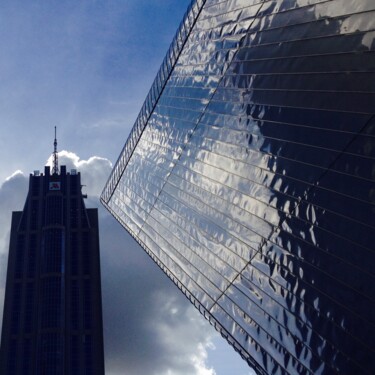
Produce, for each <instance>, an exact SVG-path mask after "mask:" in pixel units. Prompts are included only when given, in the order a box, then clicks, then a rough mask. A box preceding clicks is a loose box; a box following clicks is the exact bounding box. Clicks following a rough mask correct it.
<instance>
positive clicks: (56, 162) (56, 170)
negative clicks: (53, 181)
mask: <svg viewBox="0 0 375 375" xmlns="http://www.w3.org/2000/svg"><path fill="white" fill-rule="evenodd" d="M53 146H54V148H53V168H52V174H58V173H59V159H58V155H57V139H56V126H55V141H54V142H53Z"/></svg>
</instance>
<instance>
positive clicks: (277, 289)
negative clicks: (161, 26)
mask: <svg viewBox="0 0 375 375" xmlns="http://www.w3.org/2000/svg"><path fill="white" fill-rule="evenodd" d="M374 50H375V3H374V2H373V1H372V0H363V1H348V0H330V1H327V0H278V1H276V0H270V1H267V0H266V1H261V0H225V1H219V0H207V1H193V2H192V4H191V6H190V7H189V9H188V11H187V14H186V15H185V18H184V20H183V22H182V24H181V27H180V29H179V31H178V32H177V35H176V37H175V39H174V40H173V42H172V45H171V47H170V49H169V51H168V53H167V56H166V58H165V60H164V62H163V64H162V67H161V68H160V71H159V73H158V75H157V77H156V79H155V82H154V84H153V86H152V88H151V90H150V93H149V95H148V97H147V98H146V101H145V104H144V106H143V107H142V110H141V113H140V115H139V117H138V119H137V122H136V124H135V126H134V129H133V130H132V133H131V134H130V136H129V139H128V141H127V143H126V144H125V147H124V150H123V152H122V154H121V155H120V157H119V160H118V162H117V164H116V166H115V167H114V170H113V173H112V175H111V177H110V179H109V181H108V183H107V185H106V187H105V189H104V191H103V195H102V202H103V204H104V205H105V206H106V207H107V208H108V209H109V210H110V211H111V212H112V214H113V215H114V216H115V217H116V218H117V219H118V220H119V221H120V223H121V224H122V225H123V226H124V227H125V228H126V229H127V230H128V231H129V232H130V233H131V234H132V236H133V237H134V238H135V239H136V240H137V241H138V242H139V243H140V244H141V246H142V247H143V248H144V249H145V250H146V251H147V253H148V254H149V255H150V256H151V257H152V258H153V259H154V260H155V261H156V262H157V263H158V264H159V266H160V267H161V268H162V269H163V271H164V272H166V273H167V274H168V276H169V277H170V278H171V279H172V280H173V281H174V282H175V283H176V285H177V286H178V287H179V288H180V289H181V290H182V291H183V293H185V294H186V295H187V297H188V298H189V299H190V300H191V301H192V303H194V305H195V306H196V307H197V308H198V309H199V310H200V311H201V312H202V314H204V316H205V317H206V318H207V319H209V320H210V322H211V323H212V324H213V325H214V326H215V328H216V329H218V330H219V331H220V332H221V334H222V335H223V336H224V337H225V338H226V339H227V340H228V342H229V343H230V344H231V345H233V346H234V347H235V349H236V350H237V351H239V352H240V354H241V355H242V356H243V357H244V359H246V360H247V361H248V362H249V364H250V365H252V366H253V367H254V368H255V369H256V371H257V372H259V373H261V374H270V373H272V374H286V373H289V374H301V373H303V374H307V373H311V374H331V373H332V374H337V373H343V374H371V373H373V371H374V368H375V351H374V348H375V267H374V264H375V245H374V243H375V241H374V240H375V238H374V237H375V236H374V233H375V231H374V229H375V195H374V192H375V189H374V186H375V184H374V182H375V181H374V180H375V173H374V171H375V109H374V108H375V53H374Z"/></svg>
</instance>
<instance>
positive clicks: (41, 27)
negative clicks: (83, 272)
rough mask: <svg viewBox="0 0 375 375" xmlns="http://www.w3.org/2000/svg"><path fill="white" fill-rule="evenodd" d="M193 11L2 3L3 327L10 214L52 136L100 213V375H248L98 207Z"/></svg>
mask: <svg viewBox="0 0 375 375" xmlns="http://www.w3.org/2000/svg"><path fill="white" fill-rule="evenodd" d="M189 2H190V0H126V1H120V0H106V1H104V0H90V1H89V0H86V1H83V0H82V1H81V0H74V1H69V0H65V1H57V0H50V1H42V0H40V1H37V0H35V1H34V0H32V1H27V2H26V1H6V0H4V1H1V2H0V51H1V55H0V130H1V132H0V319H1V318H2V309H3V298H4V288H5V276H6V264H7V255H8V242H9V229H10V220H11V212H12V211H14V210H22V208H23V205H24V202H25V199H26V194H27V187H28V176H29V174H30V173H32V172H33V171H34V170H43V167H44V165H45V164H47V163H49V162H50V159H49V158H50V155H51V152H52V150H53V137H54V126H57V132H58V149H59V151H60V153H59V162H60V165H67V167H68V170H69V168H77V169H78V170H79V171H80V172H81V173H82V183H83V184H85V185H86V186H85V187H84V193H87V194H88V196H89V198H88V199H87V201H86V205H87V206H88V207H98V209H99V220H100V221H99V225H100V245H101V268H102V292H103V319H104V339H105V342H104V344H105V361H106V374H107V375H142V374H147V375H250V374H253V372H252V370H251V369H250V368H249V367H248V366H247V364H246V363H245V361H243V360H242V359H241V358H240V356H239V355H238V354H237V353H235V352H234V350H233V349H232V348H231V347H230V346H229V345H228V344H227V343H226V342H225V341H224V340H223V339H222V338H221V337H220V336H219V335H218V334H217V333H216V331H215V330H214V329H213V328H212V327H211V326H210V325H209V324H208V322H207V321H206V320H205V319H204V318H203V317H202V316H201V315H200V314H199V313H198V311H197V310H196V309H195V308H194V307H193V306H192V304H191V303H190V302H189V301H188V300H187V299H186V298H185V297H184V296H183V295H182V293H181V292H180V291H179V290H178V289H177V287H175V286H174V284H173V283H172V282H171V281H170V280H169V279H168V278H167V277H166V276H165V275H164V273H163V272H162V271H161V270H160V269H159V268H158V267H157V266H156V265H155V264H154V262H153V261H152V260H151V259H150V258H149V257H148V256H147V254H146V253H145V252H144V251H143V250H142V249H141V248H140V247H139V245H138V244H137V243H136V242H135V241H134V240H133V239H132V238H131V237H130V236H129V235H128V234H127V233H126V231H125V230H123V228H122V227H121V226H120V225H119V224H118V223H117V221H116V220H115V219H114V218H112V216H111V215H110V214H109V213H108V212H107V211H106V210H105V209H104V208H103V207H102V206H101V205H100V203H99V195H100V193H101V191H102V189H103V187H104V184H105V182H106V180H107V178H108V175H109V173H110V171H111V168H112V166H113V164H114V163H115V161H116V159H117V157H118V156H119V154H120V151H121V149H122V146H123V145H124V143H125V141H126V138H127V136H128V134H129V131H130V129H131V128H132V126H133V124H134V122H135V119H136V117H137V115H138V112H139V110H140V108H141V106H142V103H143V101H144V99H145V97H146V95H147V93H148V90H149V89H150V87H151V84H152V82H153V79H154V77H155V75H156V73H157V71H158V69H159V66H160V64H161V62H162V59H163V58H164V55H165V53H166V51H167V49H168V47H169V44H170V42H171V40H172V37H173V36H174V34H175V32H176V30H177V27H178V25H179V23H180V21H181V20H182V17H183V14H184V13H185V11H186V8H187V6H188V4H189ZM48 159H49V161H48ZM0 323H1V321H0Z"/></svg>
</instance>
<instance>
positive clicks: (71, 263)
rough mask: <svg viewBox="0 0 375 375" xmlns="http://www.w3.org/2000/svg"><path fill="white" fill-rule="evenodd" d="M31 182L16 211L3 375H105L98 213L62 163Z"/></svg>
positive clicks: (0, 364) (75, 175)
mask: <svg viewBox="0 0 375 375" xmlns="http://www.w3.org/2000/svg"><path fill="white" fill-rule="evenodd" d="M56 147H57V142H56V133H55V143H54V153H53V168H52V173H51V170H50V168H49V167H45V169H44V174H43V173H42V174H39V172H34V174H32V175H30V181H29V192H28V195H27V199H26V203H25V207H24V209H23V211H22V212H13V215H12V226H11V235H10V245H9V261H8V272H7V284H6V292H5V304H4V318H3V330H2V337H1V353H0V373H1V374H2V375H81V374H82V375H83V374H84V375H89V374H90V375H103V374H104V359H103V357H104V355H103V329H102V307H101V286H100V263H99V236H98V213H97V209H92V208H90V209H86V208H85V204H84V201H83V199H84V198H85V196H84V195H83V194H82V192H81V186H82V185H81V176H80V173H79V172H78V173H77V172H76V171H75V170H72V171H70V172H68V173H67V171H66V167H65V166H61V170H60V171H59V167H58V163H57V149H56Z"/></svg>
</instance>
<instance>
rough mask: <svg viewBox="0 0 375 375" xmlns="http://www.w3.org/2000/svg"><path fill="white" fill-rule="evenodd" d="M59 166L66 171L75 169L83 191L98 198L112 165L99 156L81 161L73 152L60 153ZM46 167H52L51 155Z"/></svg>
mask: <svg viewBox="0 0 375 375" xmlns="http://www.w3.org/2000/svg"><path fill="white" fill-rule="evenodd" d="M58 158H59V166H61V165H65V166H66V167H67V171H69V170H70V169H77V170H78V172H81V175H82V177H81V182H82V184H84V186H85V187H84V189H83V191H84V192H85V193H87V194H89V195H92V196H95V197H99V196H100V194H101V192H102V190H103V187H104V185H105V183H106V181H107V179H108V176H109V174H110V173H111V170H112V163H111V162H110V161H109V160H108V159H106V158H102V157H100V156H92V157H90V158H89V159H88V160H82V159H80V157H79V156H78V155H76V154H75V153H74V152H70V151H65V150H63V151H60V152H59V153H58ZM47 165H49V166H50V167H52V155H51V156H50V157H49V158H48V160H47Z"/></svg>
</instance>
